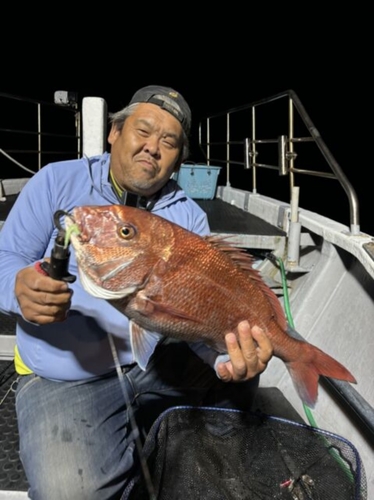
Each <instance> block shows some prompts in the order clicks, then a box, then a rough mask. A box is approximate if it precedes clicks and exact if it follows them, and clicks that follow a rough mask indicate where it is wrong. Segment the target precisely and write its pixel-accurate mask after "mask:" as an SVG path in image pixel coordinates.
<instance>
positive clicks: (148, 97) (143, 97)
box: [129, 85, 191, 135]
mask: <svg viewBox="0 0 374 500" xmlns="http://www.w3.org/2000/svg"><path fill="white" fill-rule="evenodd" d="M137 102H150V103H152V104H157V106H160V107H161V108H162V109H165V111H168V112H169V113H170V114H172V115H173V116H174V117H175V118H176V119H177V120H178V121H179V122H180V123H181V125H182V127H183V130H184V131H185V132H186V134H187V135H188V134H189V133H190V129H191V110H190V107H189V105H188V104H187V102H186V101H185V100H184V98H183V96H182V95H181V94H180V93H179V92H177V91H176V90H174V89H172V88H170V87H162V86H160V85H149V86H148V87H143V88H142V89H139V90H138V91H137V92H135V94H134V95H133V97H132V99H131V101H130V103H129V104H135V103H137Z"/></svg>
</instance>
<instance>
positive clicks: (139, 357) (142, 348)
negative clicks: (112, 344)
mask: <svg viewBox="0 0 374 500" xmlns="http://www.w3.org/2000/svg"><path fill="white" fill-rule="evenodd" d="M160 338H162V335H161V334H160V333H156V332H150V331H148V330H145V329H144V328H142V327H141V326H139V325H138V324H137V323H135V322H134V321H132V320H131V321H130V342H131V349H132V354H133V357H134V361H136V362H137V363H138V365H139V367H140V368H141V369H142V370H145V369H146V367H147V363H148V360H149V358H150V357H151V356H152V354H153V352H154V350H155V349H156V346H157V344H158V342H159V340H160Z"/></svg>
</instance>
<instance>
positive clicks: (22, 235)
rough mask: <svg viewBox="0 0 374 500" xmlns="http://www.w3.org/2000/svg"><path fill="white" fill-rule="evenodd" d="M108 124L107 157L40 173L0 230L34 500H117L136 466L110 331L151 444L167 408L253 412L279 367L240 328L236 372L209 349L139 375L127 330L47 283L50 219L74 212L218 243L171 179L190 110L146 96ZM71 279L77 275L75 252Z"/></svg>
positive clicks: (158, 360)
mask: <svg viewBox="0 0 374 500" xmlns="http://www.w3.org/2000/svg"><path fill="white" fill-rule="evenodd" d="M111 122H112V127H111V130H110V133H109V137H108V142H109V144H110V145H111V153H110V154H108V153H104V154H103V155H100V156H97V157H92V158H83V159H78V160H71V161H64V162H57V163H53V164H49V165H47V166H45V167H44V168H42V169H41V170H40V171H39V172H38V173H37V174H36V175H35V176H34V177H33V178H31V179H30V180H29V182H28V183H27V184H26V186H25V187H24V189H23V190H22V192H21V194H20V196H19V198H18V200H17V203H16V205H15V206H14V208H13V210H12V212H11V213H10V215H9V216H8V219H7V221H6V223H5V225H4V226H3V229H2V230H1V231H0V273H1V276H2V280H1V284H0V292H1V293H0V297H1V298H0V309H1V310H2V311H3V312H6V313H9V314H15V315H16V316H17V347H16V355H15V365H16V369H17V372H18V373H19V375H20V377H19V381H18V389H17V397H16V410H17V418H18V426H19V434H20V453H21V459H22V462H23V465H24V468H25V472H26V475H27V478H28V481H29V483H30V491H29V495H30V497H31V498H32V499H33V500H47V499H48V500H51V499H53V500H60V499H61V500H62V499H74V500H80V499H82V500H84V499H89V500H95V499H100V500H106V499H118V498H120V497H121V492H122V491H123V490H124V488H125V487H126V485H127V484H128V481H129V479H130V478H131V476H132V474H133V473H134V467H135V466H138V464H137V453H136V452H137V450H136V440H135V437H134V434H136V431H135V430H134V429H133V428H132V425H131V421H129V411H128V409H127V406H126V401H125V398H124V395H123V392H122V387H121V383H120V382H121V380H120V379H121V377H118V376H117V372H116V365H115V361H114V359H113V354H112V350H111V346H110V343H109V337H108V332H109V333H111V338H112V339H113V340H114V342H115V349H116V351H117V354H118V360H119V363H120V365H121V367H122V368H121V369H122V373H123V374H124V377H123V380H124V381H125V384H126V386H127V393H128V397H129V398H130V401H131V408H132V409H133V411H134V415H135V418H136V420H137V425H138V429H139V431H140V432H141V435H142V436H143V437H144V436H145V435H146V433H147V431H148V430H149V428H150V426H151V425H152V423H153V421H154V420H155V418H157V416H158V415H159V414H160V413H161V412H162V411H163V410H165V409H166V408H168V407H170V406H175V405H179V404H193V405H202V404H205V405H207V404H209V405H219V406H224V405H229V406H234V407H242V406H243V407H249V406H250V403H251V401H252V399H253V395H254V392H255V390H256V388H257V385H258V375H259V374H260V373H261V372H262V371H263V370H264V369H265V367H266V364H267V363H268V361H269V359H270V358H271V356H272V347H271V344H270V342H269V340H268V339H267V337H266V336H265V334H264V333H263V332H262V331H261V330H260V329H259V328H257V327H255V326H253V327H252V328H250V326H249V325H248V324H247V323H243V324H241V325H239V327H238V332H239V342H238V340H237V338H236V335H235V334H234V333H230V334H228V335H227V337H226V342H227V348H228V353H229V360H226V359H224V360H223V361H222V362H220V361H221V360H222V358H220V357H217V356H218V353H217V352H214V351H213V350H212V349H209V348H207V347H206V346H205V345H200V344H196V345H191V346H188V345H187V344H185V343H181V342H166V341H165V342H160V344H159V345H158V347H157V348H156V350H155V352H154V354H153V355H152V357H151V358H150V360H149V362H148V365H147V369H146V370H145V371H142V370H141V369H140V368H139V367H138V366H137V365H136V364H135V363H134V362H133V359H132V354H131V347H130V342H129V333H128V321H127V318H125V317H124V316H123V315H122V314H121V313H119V312H118V311H116V310H115V309H114V308H113V307H112V306H110V305H109V304H108V303H107V302H106V301H102V300H100V299H96V298H94V297H92V296H90V295H88V294H87V293H86V292H85V291H84V290H83V287H82V286H81V284H80V282H79V278H78V279H77V280H76V282H74V283H73V284H70V285H68V284H67V283H65V282H64V281H58V280H53V279H52V278H50V277H49V276H45V275H43V274H42V273H41V272H40V266H38V263H40V261H41V260H43V259H45V258H48V257H49V256H50V255H51V251H52V249H53V246H54V243H55V238H56V235H57V230H56V228H55V227H54V221H53V215H54V213H55V212H56V211H57V210H65V211H70V210H72V208H73V207H74V206H78V205H107V204H115V203H126V204H130V203H135V204H137V205H138V206H139V207H141V208H143V209H146V210H151V211H152V212H154V213H156V214H158V215H160V216H162V217H165V218H166V219H168V220H171V221H173V222H176V223H178V224H180V225H181V226H183V227H185V228H187V229H189V230H192V231H194V232H196V233H198V234H200V235H205V234H208V233H209V226H208V221H207V217H206V215H205V213H204V212H203V211H202V210H201V209H200V208H199V206H198V205H197V204H196V203H195V202H194V201H193V200H191V199H190V198H188V197H186V195H185V193H184V192H183V191H182V190H181V189H180V188H178V186H177V184H176V183H175V181H173V180H171V179H170V177H171V175H172V173H173V172H175V171H177V170H178V169H179V167H180V165H181V163H182V161H184V160H185V159H186V157H187V155H188V136H189V133H190V127H191V112H190V108H189V106H188V104H187V103H186V101H185V100H184V98H183V97H182V96H181V95H180V94H179V93H178V92H176V91H175V90H173V89H170V88H167V87H161V86H148V87H145V88H142V89H140V90H138V91H137V92H136V93H135V95H134V96H133V98H132V99H131V101H130V103H129V105H128V106H127V107H126V108H124V109H123V110H121V111H119V112H117V113H115V114H113V115H112V116H111ZM69 272H70V273H72V274H74V275H77V274H78V272H77V264H76V261H75V257H74V252H73V251H72V255H71V259H70V267H69ZM212 367H214V368H215V370H214V369H212ZM220 379H221V380H220ZM231 382H245V383H244V384H231Z"/></svg>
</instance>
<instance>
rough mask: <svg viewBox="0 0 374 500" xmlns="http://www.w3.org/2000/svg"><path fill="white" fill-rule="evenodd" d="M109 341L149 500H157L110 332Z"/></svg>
mask: <svg viewBox="0 0 374 500" xmlns="http://www.w3.org/2000/svg"><path fill="white" fill-rule="evenodd" d="M108 339H109V344H110V348H111V350H112V355H113V359H114V363H115V367H116V371H117V375H118V379H119V382H120V386H121V389H122V393H123V396H124V398H125V403H126V407H127V411H128V415H129V420H130V424H131V427H132V430H133V432H134V435H135V444H136V449H137V451H138V454H139V460H140V465H141V468H142V471H143V475H144V479H145V483H146V486H147V490H148V494H149V498H150V500H156V494H155V490H154V487H153V483H152V479H151V475H150V472H149V468H148V464H147V461H146V460H145V459H144V454H143V447H142V443H141V440H140V432H139V428H138V425H137V423H136V420H135V417H134V412H133V409H132V405H131V401H130V398H129V395H128V392H127V388H126V382H125V377H124V375H123V372H122V369H121V364H120V362H119V358H118V353H117V348H116V346H115V343H114V339H113V335H112V334H111V333H109V332H108Z"/></svg>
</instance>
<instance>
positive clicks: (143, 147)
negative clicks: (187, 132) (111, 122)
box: [108, 103, 183, 196]
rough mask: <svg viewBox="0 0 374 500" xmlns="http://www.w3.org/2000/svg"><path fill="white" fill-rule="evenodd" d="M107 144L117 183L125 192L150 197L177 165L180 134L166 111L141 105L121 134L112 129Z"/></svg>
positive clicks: (180, 130)
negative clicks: (109, 147) (109, 148)
mask: <svg viewBox="0 0 374 500" xmlns="http://www.w3.org/2000/svg"><path fill="white" fill-rule="evenodd" d="M108 142H109V144H111V146H112V147H111V163H110V168H111V170H112V173H113V175H114V177H115V179H116V181H117V182H118V183H119V184H120V186H121V187H122V188H124V189H126V190H128V191H131V192H133V193H136V194H139V195H142V196H151V195H152V194H154V193H156V192H157V191H158V190H159V189H160V188H161V187H162V186H163V185H164V184H165V183H166V182H167V180H168V179H169V178H170V176H171V174H172V173H173V172H174V170H177V169H178V167H179V165H180V154H181V150H182V147H183V130H182V126H181V124H180V123H179V121H178V120H177V119H176V118H174V116H173V115H171V114H170V113H169V112H168V111H165V110H163V109H161V108H160V107H159V106H157V105H156V104H151V103H141V104H139V105H138V107H137V108H136V110H135V112H134V113H133V114H132V115H131V116H129V117H128V118H127V119H126V121H125V123H124V126H123V128H122V130H117V129H115V128H114V127H112V129H111V131H110V133H109V137H108Z"/></svg>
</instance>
